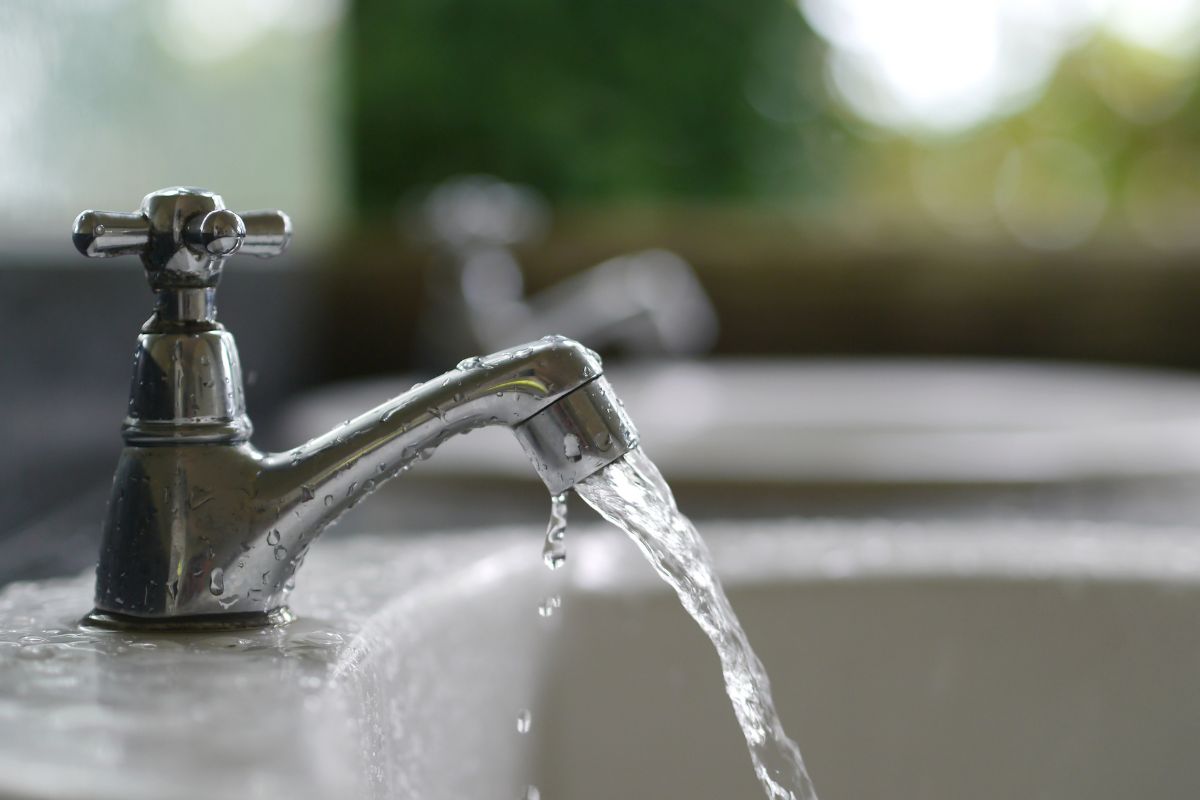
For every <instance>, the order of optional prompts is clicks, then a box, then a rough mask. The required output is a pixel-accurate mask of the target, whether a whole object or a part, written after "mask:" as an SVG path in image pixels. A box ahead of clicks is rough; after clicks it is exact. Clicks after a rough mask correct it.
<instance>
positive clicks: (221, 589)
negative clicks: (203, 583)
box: [208, 567, 225, 595]
mask: <svg viewBox="0 0 1200 800" xmlns="http://www.w3.org/2000/svg"><path fill="white" fill-rule="evenodd" d="M208 590H209V591H210V592H212V593H213V594H215V595H222V594H224V593H225V570H223V569H221V568H220V567H213V570H212V572H211V573H210V574H209V576H208Z"/></svg>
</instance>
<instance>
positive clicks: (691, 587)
mask: <svg viewBox="0 0 1200 800" xmlns="http://www.w3.org/2000/svg"><path fill="white" fill-rule="evenodd" d="M575 491H577V492H578V493H579V495H580V496H581V497H582V498H583V499H584V500H586V501H587V503H588V505H590V506H591V507H592V508H594V509H596V511H597V512H599V514H600V515H601V516H602V517H604V518H605V519H606V520H608V521H609V522H611V523H613V524H614V525H616V526H617V527H619V528H621V529H622V530H624V531H625V532H626V533H628V534H629V536H630V537H631V538H632V539H633V541H634V542H635V543H636V544H637V546H638V547H639V548H640V549H641V551H642V553H643V554H644V555H645V556H646V558H647V559H648V560H649V561H650V563H651V564H653V565H654V568H655V570H656V571H657V572H658V574H659V575H660V576H661V577H662V579H663V580H664V581H666V582H667V583H668V584H670V586H671V587H672V588H673V589H674V590H675V592H676V594H678V595H679V600H680V602H682V603H683V606H684V608H685V609H686V610H687V612H688V613H689V614H691V615H692V618H693V619H695V620H696V623H697V624H698V625H699V626H700V628H701V629H702V630H703V631H704V633H705V634H706V635H707V636H708V638H709V639H711V640H712V643H713V646H714V647H715V648H716V650H717V655H718V656H719V657H720V659H721V671H722V672H723V673H724V676H725V691H726V692H727V693H728V694H729V700H730V702H731V703H732V704H733V711H734V714H735V715H736V716H737V720H738V724H740V725H741V727H742V733H743V735H744V736H745V737H746V747H747V748H748V749H749V750H750V758H751V760H752V761H753V762H754V771H755V774H756V775H757V776H758V780H759V782H760V783H761V784H762V786H763V789H764V790H765V791H766V793H767V796H768V797H769V798H771V800H817V795H816V792H815V790H814V789H813V786H812V781H811V780H810V779H809V777H808V772H807V770H805V768H804V760H803V758H801V756H800V750H799V748H797V747H796V744H795V743H794V742H793V741H792V740H791V739H789V738H788V736H787V734H786V733H785V732H784V730H783V724H782V723H781V722H780V721H779V714H778V713H777V712H776V711H775V702H774V700H772V699H771V685H770V681H769V680H768V679H767V673H766V670H764V669H763V665H762V662H761V661H759V660H758V656H756V655H755V654H754V650H753V649H752V648H751V647H750V643H749V642H748V641H747V639H746V633H745V631H743V630H742V626H741V625H740V624H739V623H738V620H737V616H736V615H735V614H734V613H733V608H732V606H730V604H729V599H728V598H727V597H726V596H725V590H724V589H722V588H721V582H720V580H718V579H717V575H716V572H715V571H714V569H713V566H712V560H711V558H710V556H709V553H708V548H707V546H706V545H705V544H704V540H703V539H701V538H700V534H699V533H697V532H696V529H695V527H694V526H693V525H692V523H691V521H690V520H688V518H687V517H685V516H684V515H683V514H681V513H680V512H679V509H678V508H677V507H676V505H675V498H674V496H673V495H672V494H671V489H670V487H668V486H667V484H666V481H664V480H663V477H662V475H661V474H659V472H658V469H657V468H656V467H655V466H654V463H653V462H652V461H650V459H649V458H647V457H646V455H645V454H644V453H643V452H642V450H641V448H635V449H634V450H631V451H630V452H629V453H628V454H626V455H625V457H624V458H622V459H621V460H619V461H616V462H614V463H613V464H611V465H609V466H608V467H606V468H605V469H603V470H601V471H599V472H597V473H596V474H595V475H592V476H591V477H589V478H587V479H586V480H584V481H582V482H581V483H579V484H577V485H576V487H575ZM547 538H548V537H547Z"/></svg>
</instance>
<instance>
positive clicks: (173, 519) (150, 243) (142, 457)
mask: <svg viewBox="0 0 1200 800" xmlns="http://www.w3.org/2000/svg"><path fill="white" fill-rule="evenodd" d="M290 237H291V224H290V222H289V220H288V218H287V216H286V215H285V214H283V213H282V212H279V211H257V212H250V213H245V214H236V213H234V212H232V211H229V210H228V209H226V208H225V205H224V202H223V201H222V199H221V198H220V196H218V195H216V194H213V193H212V192H208V191H204V190H201V189H192V188H171V189H164V190H162V191H158V192H154V193H152V194H149V195H147V196H146V198H145V199H144V200H143V201H142V206H141V209H140V210H139V211H136V212H133V213H109V212H98V211H85V212H83V213H82V214H80V215H79V217H78V218H77V219H76V220H75V228H74V242H75V246H76V248H78V249H79V251H80V252H81V253H83V254H84V255H86V256H91V257H95V258H104V257H109V256H116V255H139V256H140V257H141V260H142V264H143V265H144V266H145V268H146V275H147V277H148V279H149V281H150V285H151V287H152V288H153V289H154V291H155V292H156V293H157V303H156V305H155V310H154V314H153V315H152V316H151V317H150V319H149V320H148V321H147V322H146V324H145V325H144V326H143V327H142V332H141V336H140V337H139V338H138V344H137V349H136V351H135V353H134V372H133V382H132V386H131V391H130V398H129V413H128V416H127V417H126V418H125V422H124V425H123V427H122V435H123V438H124V443H125V446H124V448H123V450H122V452H121V456H120V460H119V462H118V464H117V470H116V475H115V477H114V479H113V486H112V494H111V496H110V499H109V504H108V511H107V514H106V517H105V521H104V527H103V538H102V543H101V550H100V562H99V565H98V567H97V569H96V597H95V609H94V610H93V612H92V613H91V614H90V615H89V616H88V618H87V619H88V621H89V622H90V623H93V624H100V625H122V626H130V625H133V626H156V627H168V628H179V627H213V626H216V627H239V626H256V625H266V624H272V623H281V622H286V621H288V620H289V619H291V614H290V612H289V611H288V608H287V598H288V594H289V592H290V591H291V589H292V587H293V579H294V576H295V573H296V570H297V569H299V567H300V565H301V564H302V563H303V562H304V558H305V556H306V555H307V553H308V550H309V547H310V546H311V545H312V543H313V540H314V539H316V538H317V536H318V535H319V534H320V533H321V531H322V530H324V528H325V527H327V526H328V525H329V524H330V523H331V522H333V521H334V520H336V519H337V518H338V517H339V516H341V514H342V513H343V512H345V511H346V510H348V509H349V508H351V507H352V506H354V505H355V504H356V503H358V502H359V501H360V500H362V499H363V498H364V497H366V496H367V495H368V494H370V493H371V492H372V491H374V490H375V489H377V488H378V487H379V486H380V485H381V484H383V483H384V482H385V481H387V480H389V479H391V478H393V477H395V476H397V475H399V474H401V473H402V472H404V471H406V470H407V469H408V468H409V467H410V466H412V464H413V463H414V462H416V461H419V460H421V459H424V458H428V457H429V455H430V454H431V453H432V451H433V449H434V448H436V447H437V446H438V445H439V444H441V443H442V442H443V441H444V440H446V439H447V438H449V437H450V436H453V435H454V434H457V433H466V432H468V431H471V430H473V429H475V428H479V427H482V426H486V425H508V426H509V427H510V428H512V430H513V433H514V434H516V437H517V439H518V440H519V441H520V443H521V445H522V446H523V447H524V449H525V451H526V453H527V454H528V455H529V457H530V459H531V460H532V462H533V466H534V469H535V470H536V472H537V473H538V475H539V476H540V477H541V478H542V480H543V481H544V482H545V484H546V486H547V487H548V488H549V490H550V492H551V493H553V494H558V493H561V492H563V491H566V490H567V489H569V488H570V487H571V486H573V485H574V484H576V483H577V482H579V481H580V480H582V479H583V478H586V477H587V476H589V475H591V474H592V473H594V472H596V471H597V470H599V469H601V468H602V467H604V466H606V465H607V464H609V463H611V462H613V461H615V460H617V459H618V458H620V457H621V456H622V455H624V454H625V453H626V452H628V451H629V450H630V449H631V448H633V447H634V446H636V442H637V433H636V432H635V430H634V427H633V425H632V423H631V422H630V420H629V418H628V417H627V416H626V414H625V412H624V410H623V408H622V407H621V404H620V402H619V401H618V400H617V398H616V396H615V395H614V394H613V391H612V389H611V387H610V386H609V383H608V381H607V379H606V378H604V377H603V375H602V374H601V364H600V360H599V358H598V357H597V356H596V354H595V353H593V352H592V351H590V350H588V349H587V348H585V347H583V346H582V345H580V344H579V343H577V342H574V341H572V340H570V339H565V338H563V337H559V336H549V337H546V338H544V339H541V340H539V341H536V342H533V343H530V344H527V345H523V346H520V347H516V348H512V349H509V350H504V351H501V352H499V353H495V354H493V355H490V356H484V357H480V358H470V359H467V360H465V361H463V362H461V363H459V364H458V366H457V367H456V368H455V369H453V370H451V371H450V372H447V373H446V374H444V375H442V376H441V377H438V378H435V379H433V380H431V381H429V382H427V383H425V384H423V385H418V386H414V387H413V388H412V389H411V390H409V391H408V392H405V393H404V394H401V395H399V396H398V397H396V398H394V399H392V400H389V401H387V402H385V403H383V404H382V405H380V406H377V407H376V408H373V409H371V410H370V411H367V412H366V413H365V414H363V415H361V416H359V417H357V418H355V419H353V420H349V421H347V422H345V423H343V424H342V425H340V426H338V427H337V428H335V429H334V430H332V431H330V432H329V433H327V434H325V435H323V436H319V437H317V438H315V439H313V440H312V441H310V442H308V443H306V444H303V445H300V446H299V447H296V448H294V449H292V450H289V451H286V452H282V453H263V452H260V451H259V450H257V449H256V448H255V447H254V446H253V445H252V444H250V441H249V439H250V435H251V432H252V427H251V424H250V419H249V417H247V415H246V408H245V401H244V398H243V392H242V374H241V368H240V366H239V364H238V355H237V348H236V346H235V344H234V340H233V336H232V335H231V334H230V333H229V332H228V331H226V330H225V328H224V327H223V326H222V325H221V324H220V323H218V322H217V321H216V287H217V282H218V281H219V280H220V277H221V269H222V267H223V266H224V263H225V260H226V259H227V258H228V257H229V256H231V255H233V254H234V253H239V252H240V253H251V254H254V255H258V256H264V257H266V256H274V255H278V254H280V253H282V252H283V250H284V248H286V246H287V244H288V241H289V239H290Z"/></svg>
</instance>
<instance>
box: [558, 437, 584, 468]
mask: <svg viewBox="0 0 1200 800" xmlns="http://www.w3.org/2000/svg"><path fill="white" fill-rule="evenodd" d="M563 455H565V456H566V457H567V460H569V461H578V460H579V459H581V458H583V452H582V450H581V449H580V447H579V437H578V436H576V435H575V434H573V433H568V434H566V435H565V436H563Z"/></svg>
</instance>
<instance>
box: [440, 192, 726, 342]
mask: <svg viewBox="0 0 1200 800" xmlns="http://www.w3.org/2000/svg"><path fill="white" fill-rule="evenodd" d="M417 224H418V226H419V228H420V233H421V234H423V236H425V237H427V238H428V239H429V240H431V241H432V243H433V245H434V247H435V248H436V254H435V257H434V258H433V260H432V262H431V264H430V267H429V269H428V271H427V275H426V281H425V286H426V292H425V296H426V302H425V304H424V308H423V310H422V316H421V323H420V326H419V331H418V349H419V352H420V353H421V356H422V357H423V358H424V359H426V360H428V361H430V362H440V361H445V360H447V359H456V358H461V357H462V356H463V355H464V354H468V353H474V352H483V351H490V350H495V349H497V348H501V347H511V346H513V345H515V344H518V343H519V342H524V341H529V340H531V339H536V338H537V337H538V336H540V335H541V334H542V333H544V332H545V331H558V332H561V333H562V334H563V335H565V336H570V337H571V338H575V339H580V340H582V341H586V342H588V343H589V344H590V345H592V346H593V347H596V348H599V349H606V350H607V349H613V350H620V351H622V352H625V353H628V354H642V355H651V354H653V355H666V356H691V355H699V354H702V353H705V352H707V351H708V350H709V349H711V348H712V346H713V343H714V342H715V341H716V336H717V316H716V312H715V311H714V310H713V306H712V303H711V302H710V300H709V298H708V295H707V294H706V293H705V291H704V288H703V287H702V286H701V285H700V282H699V280H698V279H697V278H696V273H695V271H694V270H693V269H692V267H691V265H689V264H688V263H687V262H686V261H684V260H683V259H682V258H680V257H679V256H678V255H676V254H675V253H672V252H670V251H668V250H660V249H651V250H642V251H638V252H634V253H628V254H625V255H620V256H616V257H614V258H610V259H608V260H606V261H604V262H602V263H600V264H597V265H595V266H593V267H591V268H590V269H586V270H584V271H582V272H579V273H577V274H575V275H573V276H571V277H570V278H567V279H565V280H563V281H561V282H559V283H557V284H555V285H553V286H551V287H549V288H547V289H544V290H543V291H541V292H538V293H536V294H533V295H529V296H527V295H526V293H525V278H524V273H523V271H522V269H521V264H520V262H519V261H518V258H517V253H516V252H515V249H514V248H515V247H516V246H518V245H520V244H524V243H529V242H532V241H536V240H537V239H539V238H540V237H541V236H542V235H543V234H544V233H545V232H546V230H547V229H548V228H549V224H550V211H549V207H548V205H547V204H546V202H545V201H544V200H543V199H542V197H541V196H540V195H539V194H538V193H537V192H536V191H534V190H533V189H531V188H529V187H527V186H520V185H517V184H513V183H506V182H504V181H501V180H499V179H497V178H493V177H490V176H486V175H469V176H462V177H457V178H453V179H451V180H449V181H446V182H445V183H442V184H441V185H439V186H437V187H436V188H435V189H434V190H433V191H432V192H431V193H430V194H429V196H428V197H427V198H426V199H425V201H424V203H423V204H422V205H421V208H420V212H419V214H418V217H417Z"/></svg>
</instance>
